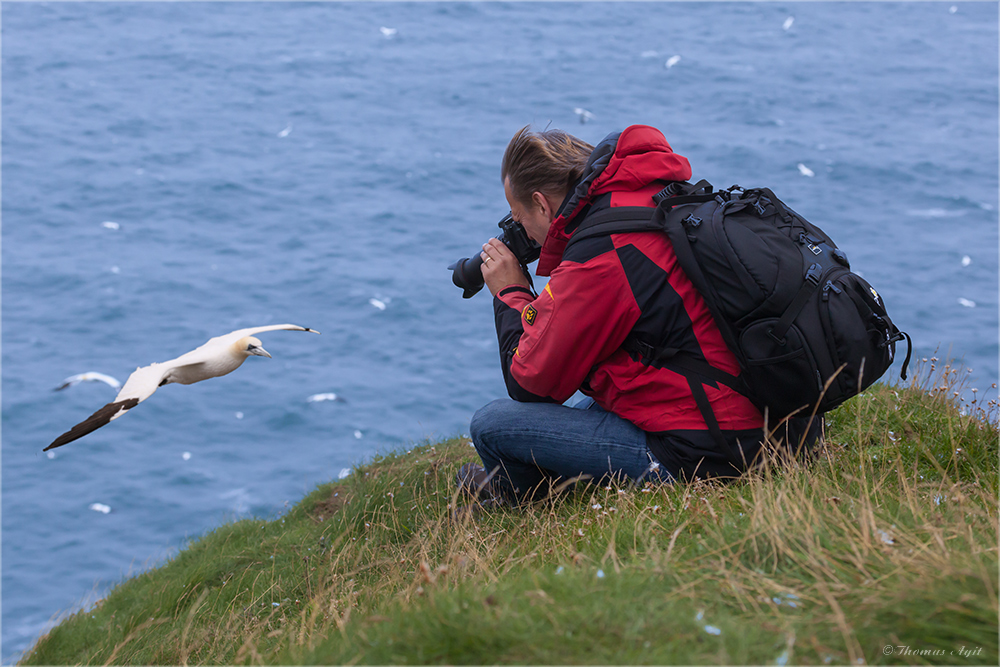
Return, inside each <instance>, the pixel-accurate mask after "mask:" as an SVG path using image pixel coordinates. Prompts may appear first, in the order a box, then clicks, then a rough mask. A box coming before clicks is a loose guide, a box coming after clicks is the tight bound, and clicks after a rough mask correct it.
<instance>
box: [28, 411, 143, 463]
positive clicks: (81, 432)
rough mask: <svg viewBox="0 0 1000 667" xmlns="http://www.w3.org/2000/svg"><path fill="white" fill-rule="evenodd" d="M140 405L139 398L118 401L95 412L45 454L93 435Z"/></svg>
mask: <svg viewBox="0 0 1000 667" xmlns="http://www.w3.org/2000/svg"><path fill="white" fill-rule="evenodd" d="M137 405H139V399H138V398H127V399H125V400H124V401H118V402H117V403H108V404H107V405H105V406H104V407H103V408H101V409H100V410H98V411H97V412H95V413H94V414H92V415H90V416H89V417H87V419H85V420H83V421H82V422H80V423H79V424H77V425H76V426H74V427H73V428H71V429H70V430H68V431H66V432H65V433H63V434H62V435H60V436H59V437H58V438H56V439H55V440H53V441H52V444H50V445H49V446H48V447H46V448H45V449H43V450H42V451H43V452H47V451H49V450H50V449H55V448H56V447H62V446H63V445H66V444H69V443H71V442H73V441H74V440H77V439H79V438H82V437H83V436H85V435H87V434H88V433H93V432H94V431H96V430H97V429H99V428H101V427H102V426H104V425H106V424H107V423H108V422H110V421H111V418H112V417H114V416H115V415H116V414H118V412H119V411H120V410H131V409H132V408H134V407H135V406H137Z"/></svg>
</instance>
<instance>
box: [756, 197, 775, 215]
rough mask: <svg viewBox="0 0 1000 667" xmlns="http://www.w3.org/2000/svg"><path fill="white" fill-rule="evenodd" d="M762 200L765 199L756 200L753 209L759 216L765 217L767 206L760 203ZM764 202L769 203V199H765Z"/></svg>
mask: <svg viewBox="0 0 1000 667" xmlns="http://www.w3.org/2000/svg"><path fill="white" fill-rule="evenodd" d="M761 199H764V197H760V198H758V199H756V200H754V203H753V207H754V210H756V211H757V215H759V216H761V217H763V216H764V206H765V205H764V204H762V203H760V200H761ZM764 201H766V202H767V199H764ZM767 203H768V204H770V203H771V202H767Z"/></svg>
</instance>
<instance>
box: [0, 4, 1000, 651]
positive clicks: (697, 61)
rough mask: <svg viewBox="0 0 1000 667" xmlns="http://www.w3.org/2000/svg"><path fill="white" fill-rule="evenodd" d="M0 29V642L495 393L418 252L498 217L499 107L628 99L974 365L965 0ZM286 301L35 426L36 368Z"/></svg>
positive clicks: (976, 260) (45, 396) (565, 114)
mask: <svg viewBox="0 0 1000 667" xmlns="http://www.w3.org/2000/svg"><path fill="white" fill-rule="evenodd" d="M2 58H3V65H2V104H3V109H2V179H3V180H2V196H3V208H2V214H3V219H2V223H3V237H2V241H3V249H2V253H3V254H2V260H3V265H2V270H3V272H2V277H3V293H2V297H3V301H2V305H3V311H2V315H3V339H2V342H3V354H2V361H3V385H2V388H3V447H2V456H3V458H2V465H3V477H2V496H3V507H2V509H3V534H2V537H3V548H2V557H3V561H2V562H3V580H2V592H3V634H2V640H3V649H2V657H3V660H4V661H5V662H10V661H11V660H14V659H16V657H17V656H18V655H19V654H20V652H22V651H24V650H25V649H27V648H28V647H29V646H30V645H31V643H32V642H33V641H34V640H35V639H36V638H37V637H38V636H39V634H40V633H42V632H44V631H45V630H46V629H47V628H48V627H49V626H50V624H51V623H52V621H53V620H54V619H56V618H57V617H58V616H59V614H61V613H65V612H69V611H72V610H74V609H79V608H80V607H86V606H87V605H89V604H91V603H93V601H94V600H96V599H98V598H99V597H100V596H101V595H103V594H104V593H105V592H106V591H107V589H108V587H110V586H112V585H114V584H115V583H116V582H119V581H121V580H122V578H123V577H126V576H128V575H129V574H132V573H136V572H139V571H141V570H142V569H143V568H146V567H149V566H152V565H155V564H156V563H158V562H162V561H163V559H165V558H167V557H169V556H170V555H171V554H174V553H176V552H177V550H178V549H180V548H182V547H183V546H184V545H185V544H186V543H187V542H188V541H189V540H190V539H193V538H196V537H197V536H198V535H200V534H203V533H204V532H206V531H208V530H211V529H212V528H213V527H215V526H218V525H219V524H221V523H223V522H225V521H230V520H233V519H237V518H240V517H247V516H256V517H275V516H278V515H280V514H281V513H282V512H283V511H284V510H285V508H286V507H287V506H288V505H289V504H292V503H294V502H296V501H297V500H298V499H299V498H301V497H302V496H303V495H304V494H306V493H308V492H309V491H310V490H311V489H312V488H314V487H315V486H316V485H317V484H319V483H322V482H326V481H329V480H331V479H336V478H337V477H338V475H339V474H340V472H341V471H343V470H349V469H350V468H351V467H352V466H354V465H356V464H358V463H361V462H363V461H365V460H367V459H369V458H370V457H371V456H372V455H374V454H375V453H377V452H384V451H390V450H394V449H398V448H405V447H407V446H409V445H410V444H412V443H415V442H419V441H423V440H425V439H435V438H441V437H446V436H452V435H457V434H461V433H463V432H466V431H467V429H468V423H469V419H470V417H471V416H472V414H473V412H474V411H475V410H476V408H478V407H479V406H480V405H482V404H485V403H486V402H488V401H490V400H492V399H494V398H497V397H500V396H503V395H504V393H505V392H504V387H503V384H502V381H501V376H500V372H499V368H498V358H497V344H496V340H495V334H494V330H493V321H492V308H491V303H490V299H489V297H488V294H486V293H483V294H480V295H478V296H476V297H475V298H473V299H470V300H463V299H462V298H461V294H460V291H459V290H458V289H456V288H455V287H454V286H453V285H452V284H451V280H450V273H449V272H448V271H447V269H446V267H447V266H448V265H449V264H450V263H452V262H453V261H455V260H457V259H459V258H460V257H465V256H469V255H471V254H473V253H475V252H477V249H478V248H479V246H480V245H481V244H482V243H483V242H484V241H485V240H486V239H487V238H488V237H489V236H491V235H493V234H496V233H497V231H498V230H497V228H496V222H497V221H498V220H499V219H500V218H501V217H502V216H503V215H504V214H505V213H506V211H507V206H506V203H505V201H504V198H503V192H502V188H501V184H500V180H499V164H500V159H501V157H502V154H503V150H504V147H505V146H506V143H507V141H508V140H509V138H510V137H511V135H513V133H514V132H516V131H517V130H518V129H519V128H521V127H522V126H524V125H526V124H529V123H530V124H532V125H534V126H535V127H537V128H545V127H558V128H562V129H565V130H568V131H570V132H572V133H574V134H576V135H578V136H579V137H581V138H582V139H584V140H586V141H588V142H590V143H596V142H598V141H600V140H601V139H602V138H604V137H605V136H606V135H607V134H608V133H610V132H616V131H620V130H621V129H623V128H624V127H626V126H628V125H631V124H636V123H643V124H649V125H653V126H656V127H658V128H660V129H662V130H663V132H664V133H665V134H666V136H667V138H668V140H669V141H670V142H671V143H672V145H673V147H674V149H675V150H676V151H677V152H679V153H681V154H683V155H685V156H687V157H688V158H689V159H690V160H691V163H692V165H693V167H694V172H695V176H696V178H706V179H708V180H709V181H711V182H712V183H713V184H715V185H716V186H718V187H727V186H729V185H732V184H734V183H739V184H741V185H744V186H768V187H770V188H772V189H773V190H774V191H775V192H776V193H778V194H779V195H780V196H781V197H782V199H783V200H785V201H786V203H787V204H788V205H789V206H791V207H792V208H794V209H795V210H797V211H798V212H799V213H801V214H802V215H804V216H805V217H807V218H808V219H810V220H812V221H813V222H815V223H817V224H819V225H820V226H821V227H823V228H824V229H825V230H826V231H827V232H829V233H830V234H831V236H833V238H834V239H835V240H836V241H837V243H838V244H839V245H840V246H841V247H843V248H844V249H845V250H846V252H847V254H848V256H849V257H850V259H851V261H852V263H853V266H854V267H855V268H856V269H857V270H859V271H860V272H861V273H863V275H864V276H865V277H866V278H867V279H869V281H870V282H871V283H872V284H873V285H875V286H876V287H877V289H878V290H879V291H880V292H881V294H882V295H883V297H884V299H885V302H886V303H887V304H888V307H889V312H890V314H891V316H892V317H893V319H894V320H895V322H896V323H897V324H898V325H899V326H900V328H902V329H904V330H906V331H907V332H909V333H910V334H911V336H912V337H913V341H914V357H915V359H921V358H930V357H932V356H934V355H935V352H936V354H937V357H938V358H941V359H944V358H945V357H946V356H947V355H949V354H950V355H953V356H956V357H961V358H962V359H963V360H964V363H965V364H966V365H967V366H969V367H971V368H972V369H973V372H972V373H971V376H970V377H971V382H972V386H978V387H979V388H980V389H981V391H980V392H979V396H980V397H981V396H982V395H983V393H984V391H985V389H986V388H987V387H988V386H989V385H990V384H991V383H993V382H996V380H997V354H998V353H997V292H998V289H997V246H998V240H997V229H998V225H997V189H998V182H997V165H998V154H997V144H998V136H997V128H998V120H997V107H998V99H997V77H998V74H997V6H996V4H994V3H955V4H949V3H872V4H865V3H845V4H836V3H835V4H826V3H791V2H789V3H746V4H744V3H736V4H722V3H706V4H700V3H690V4H689V3H673V2H670V3H645V2H644V3H635V4H630V3H583V4H573V3H554V4H537V3H400V4H394V3H371V4H368V3H308V4H306V3H303V4H292V3H273V4H271V3H247V4H230V3H219V4H213V3H175V2H169V3H134V4H129V3H65V4H64V3H26V4H17V3H15V4H10V3H7V4H4V5H3V7H2ZM285 322H290V323H294V324H299V325H302V326H307V327H312V328H314V329H317V330H319V331H321V332H322V335H321V336H315V335H312V334H306V333H297V332H285V331H278V332H273V333H267V334H262V335H261V336H260V338H261V340H262V342H263V344H264V346H265V347H266V349H267V350H268V351H270V352H271V354H272V355H273V359H263V358H252V359H249V360H248V361H247V362H246V363H245V364H244V365H243V367H242V368H240V369H239V370H238V371H236V372H235V373H233V374H232V375H230V376H227V377H224V378H219V379H215V380H211V381H209V382H204V383H201V384H197V385H192V386H179V385H170V386H167V387H164V388H162V389H160V390H159V391H158V392H157V393H156V395H155V396H153V397H152V398H151V399H150V400H149V401H147V402H145V403H143V404H142V405H141V406H140V407H139V408H137V409H136V410H134V411H133V412H132V413H130V414H129V415H128V416H127V417H126V418H124V419H121V420H118V421H115V422H114V423H113V424H110V425H108V426H106V427H105V428H103V429H101V430H99V431H97V432H95V433H93V434H91V435H89V436H87V437H86V438H84V439H82V440H80V441H77V442H74V443H72V444H71V445H68V446H66V447H64V448H61V449H57V450H53V452H52V453H51V454H52V455H51V456H49V455H47V454H45V453H42V451H41V450H42V448H43V447H45V446H46V445H47V444H48V443H49V442H51V441H52V439H53V438H55V437H56V436H57V435H59V434H60V433H62V432H63V431H65V430H67V429H68V428H69V427H70V426H72V425H73V424H75V423H77V422H78V421H81V420H82V419H84V418H85V417H87V416H88V415H89V414H91V412H93V411H94V410H95V409H96V408H98V407H100V406H102V405H104V404H105V403H106V402H108V401H109V400H110V399H111V398H113V396H114V395H115V392H114V390H113V389H112V388H111V387H109V386H107V385H105V384H101V383H84V384H80V385H77V386H74V387H71V388H68V389H66V390H63V391H61V392H55V391H53V388H54V387H56V386H57V385H59V384H60V382H61V381H62V380H63V379H64V378H66V377H67V376H70V375H73V374H76V373H81V372H85V371H97V372H102V373H106V374H109V375H112V376H114V377H116V378H118V379H119V380H121V381H124V380H125V378H126V377H127V376H128V374H129V373H130V372H131V371H132V370H134V369H135V368H136V367H137V366H140V365H146V364H148V363H150V362H153V361H164V360H167V359H171V358H173V357H175V356H177V355H179V354H181V353H183V352H186V351H187V350H190V349H192V348H194V347H195V346H197V345H200V344H201V343H203V342H204V341H206V340H207V339H208V338H209V337H211V336H215V335H219V334H222V333H226V332H228V331H231V330H233V329H237V328H241V327H248V326H256V325H264V324H276V323H285ZM903 353H905V345H903V346H901V348H900V349H898V350H897V354H898V355H899V357H900V358H901V357H902V355H903ZM898 370H899V363H898V362H897V364H896V366H895V367H894V369H892V370H891V371H890V372H889V373H888V374H887V376H886V378H887V379H892V378H893V377H895V376H897V375H898ZM328 394H336V395H337V397H338V398H340V399H342V400H319V398H317V397H323V395H328ZM310 398H312V400H310ZM326 398H329V396H326Z"/></svg>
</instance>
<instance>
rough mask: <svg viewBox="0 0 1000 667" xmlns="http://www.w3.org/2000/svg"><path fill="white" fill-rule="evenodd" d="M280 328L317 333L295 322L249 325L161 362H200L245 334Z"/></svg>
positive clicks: (176, 364) (184, 363)
mask: <svg viewBox="0 0 1000 667" xmlns="http://www.w3.org/2000/svg"><path fill="white" fill-rule="evenodd" d="M282 329H283V330H287V331H310V332H312V333H315V334H318V333H319V332H318V331H316V330H315V329H310V328H308V327H300V326H298V325H297V324H269V325H267V326H263V327H249V328H247V329H237V330H236V331H230V332H229V333H227V334H223V335H221V336H215V337H214V338H209V339H208V341H207V342H205V343H204V344H203V345H199V346H198V347H196V348H195V349H193V350H191V351H190V352H187V353H185V354H182V355H181V356H179V357H177V358H176V359H171V360H170V361H165V362H163V363H164V364H173V365H175V366H183V365H186V364H196V363H201V362H203V361H205V360H206V359H210V358H212V357H213V356H214V355H215V354H216V350H219V349H222V348H224V347H227V346H229V345H232V344H233V343H235V342H236V341H238V340H239V339H240V338H243V337H245V336H253V335H255V334H259V333H264V332H265V331H278V330H282Z"/></svg>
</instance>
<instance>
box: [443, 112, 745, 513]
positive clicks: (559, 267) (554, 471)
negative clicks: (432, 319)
mask: <svg viewBox="0 0 1000 667" xmlns="http://www.w3.org/2000/svg"><path fill="white" fill-rule="evenodd" d="M690 178H691V167H690V165H689V163H688V160H687V159H686V158H684V157H682V156H680V155H678V154H676V153H674V152H673V150H672V149H671V147H670V145H669V144H668V143H667V141H666V139H665V138H664V136H663V134H661V133H660V132H659V131H658V130H656V129H655V128H652V127H648V126H642V125H635V126H631V127H629V128H627V129H626V130H624V131H623V132H621V133H620V134H618V133H616V134H612V135H609V136H608V137H607V138H605V139H604V140H603V141H602V142H601V143H600V144H599V145H598V146H597V147H596V148H594V147H592V146H590V145H589V144H587V143H585V142H583V141H580V140H579V139H577V138H575V137H573V136H571V135H569V134H566V133H565V132H561V131H559V130H548V131H544V132H535V131H532V130H530V129H529V128H528V127H525V128H523V129H522V130H520V131H519V132H518V133H517V134H516V135H515V136H514V137H513V139H512V140H511V141H510V144H509V145H508V147H507V150H506V152H505V154H504V158H503V164H502V169H501V180H502V181H503V184H504V193H505V195H506V197H507V201H508V202H509V204H510V210H511V214H512V215H513V218H514V220H516V221H517V222H519V223H521V225H523V227H524V229H525V231H526V232H527V234H528V236H529V237H530V238H531V239H532V240H534V241H535V242H537V243H539V244H541V246H542V249H541V256H540V258H539V262H538V267H537V270H536V273H537V275H539V276H550V280H549V283H548V284H547V285H546V287H545V288H544V289H543V290H542V293H541V294H540V295H539V296H537V297H535V295H534V293H533V292H532V290H531V289H530V287H529V281H528V279H527V278H526V276H525V275H524V273H523V271H522V268H521V264H520V262H519V260H518V258H517V257H516V256H515V255H514V254H513V253H512V252H511V250H510V249H509V248H508V247H507V246H506V245H504V243H502V242H501V241H499V240H497V239H492V240H490V241H489V242H488V243H486V244H485V245H484V246H483V251H482V255H481V257H482V260H483V265H482V275H483V278H484V280H485V283H486V286H487V287H488V289H489V290H490V292H491V293H492V294H493V297H494V302H493V303H494V311H495V317H496V327H497V336H498V339H499V344H500V358H501V367H502V370H503V376H504V380H505V382H506V385H507V391H508V393H509V395H510V399H501V400H497V401H494V402H492V403H490V404H488V405H486V406H485V407H483V408H481V409H480V410H479V411H478V412H477V413H476V414H475V416H474V417H473V420H472V425H471V429H470V430H471V434H472V439H473V443H474V445H475V447H476V451H477V452H478V453H479V456H480V458H481V459H482V461H483V464H484V466H478V465H475V464H467V465H465V466H463V468H462V470H461V471H460V472H459V477H458V482H459V484H460V485H461V486H462V487H463V488H464V489H465V490H466V491H467V492H468V493H470V494H472V495H474V496H477V497H479V498H480V499H481V500H483V501H484V504H490V503H506V502H518V501H522V500H527V499H530V498H538V497H540V496H544V495H545V494H546V493H547V492H548V491H549V490H550V486H552V485H554V484H555V485H557V484H558V483H559V481H566V480H572V479H574V478H583V479H591V480H594V481H596V480H605V479H607V478H612V477H614V478H619V479H621V480H624V479H626V478H627V479H630V480H633V481H635V482H644V481H648V480H654V481H667V482H669V481H673V480H675V479H691V478H694V477H696V476H697V477H701V478H708V477H736V476H739V475H740V474H741V473H742V472H743V471H744V470H745V467H746V462H752V461H754V459H755V458H756V457H757V456H758V454H759V452H760V450H761V441H762V439H763V433H762V427H763V418H762V415H761V414H760V412H759V411H758V410H757V408H756V407H755V406H754V405H753V404H752V403H751V402H750V400H749V399H747V398H746V397H744V396H742V395H740V394H739V393H737V392H735V391H734V390H732V389H730V388H728V387H727V386H725V385H723V384H717V385H716V384H715V383H712V382H708V383H707V384H705V386H704V391H705V394H704V395H707V400H708V402H709V403H710V406H711V409H712V411H713V412H714V414H715V416H716V420H717V422H718V425H719V427H720V428H721V430H722V435H723V436H724V438H725V442H726V445H727V447H728V449H729V451H727V452H724V451H720V450H722V449H723V448H722V446H721V443H720V442H719V440H717V439H715V438H713V437H712V435H711V434H710V433H709V427H708V425H707V424H706V421H705V418H704V417H703V416H702V412H701V411H700V410H699V405H698V403H697V400H698V399H697V397H696V396H695V395H694V390H693V389H692V387H691V386H690V385H689V382H688V380H687V379H686V378H685V377H684V376H683V375H681V374H678V373H676V372H674V371H671V370H669V369H667V368H664V367H655V366H654V365H651V364H647V363H643V361H642V359H641V357H640V356H639V355H637V354H635V353H634V352H632V353H630V352H628V351H626V349H624V348H623V345H625V346H626V347H628V345H626V341H627V339H630V338H631V337H635V336H638V337H640V338H642V339H644V340H649V341H650V342H652V343H656V344H661V345H668V346H670V347H672V348H676V349H678V350H680V351H682V352H683V353H684V354H685V355H688V356H691V357H694V358H697V359H699V360H701V361H704V362H707V363H708V364H709V365H711V366H713V367H715V368H718V369H721V370H723V371H726V372H727V373H730V374H732V375H737V374H739V366H738V364H737V362H736V359H735V357H734V356H733V355H732V353H731V352H730V351H729V349H728V348H727V347H726V345H725V343H724V342H723V340H722V336H721V334H720V333H719V330H718V328H717V327H716V325H715V323H714V321H713V319H712V317H711V315H710V313H709V311H708V309H707V308H706V306H705V304H704V302H703V300H702V299H701V297H700V295H699V294H698V293H697V292H696V291H695V289H694V287H693V286H692V284H691V282H690V281H689V280H688V279H687V277H686V276H685V275H684V273H683V271H682V270H681V269H680V267H679V265H678V264H677V260H676V257H675V256H674V253H673V249H672V246H671V244H670V242H669V240H668V238H667V236H666V235H665V234H663V233H661V232H655V231H653V232H649V231H647V232H631V233H616V234H610V235H607V236H594V237H590V238H587V239H585V240H581V241H580V242H578V243H573V244H572V245H571V246H570V247H569V248H568V249H567V244H568V243H569V241H570V238H571V237H572V235H573V234H574V232H576V231H577V230H578V229H580V228H581V227H586V225H587V223H588V221H589V220H592V218H593V216H595V215H596V214H598V213H600V212H601V211H605V210H607V209H608V208H610V207H649V208H650V209H652V207H654V206H655V204H654V202H653V199H652V197H653V195H655V194H657V193H658V192H660V191H661V190H662V189H663V188H664V187H665V186H667V185H668V184H669V183H671V182H682V181H687V180H688V179H690ZM564 250H565V252H564ZM630 349H631V348H630ZM577 390H580V391H582V392H583V393H584V394H585V395H586V396H587V397H588V398H586V399H584V400H583V401H581V402H580V403H578V404H577V405H576V406H574V407H567V406H564V405H562V403H563V402H564V401H566V400H568V399H569V398H570V397H571V396H572V395H573V394H574V393H575V392H576V391H577ZM704 395H703V396H704ZM733 452H736V456H734V455H733Z"/></svg>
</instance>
